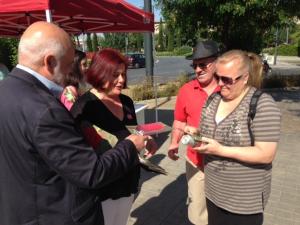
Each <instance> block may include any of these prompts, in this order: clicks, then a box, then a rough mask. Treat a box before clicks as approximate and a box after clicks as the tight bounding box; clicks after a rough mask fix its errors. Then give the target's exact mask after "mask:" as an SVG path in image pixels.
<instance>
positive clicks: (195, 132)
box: [183, 125, 200, 135]
mask: <svg viewBox="0 0 300 225" xmlns="http://www.w3.org/2000/svg"><path fill="white" fill-rule="evenodd" d="M183 130H184V133H186V134H190V135H199V134H200V131H199V129H197V128H196V127H192V126H188V125H186V126H185V127H184V129H183Z"/></svg>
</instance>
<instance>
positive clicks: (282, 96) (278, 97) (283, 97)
mask: <svg viewBox="0 0 300 225" xmlns="http://www.w3.org/2000/svg"><path fill="white" fill-rule="evenodd" d="M266 92H267V93H269V94H271V95H272V97H273V98H274V99H275V101H278V102H279V101H290V102H300V90H299V89H290V90H284V89H282V90H272V89H268V90H266Z"/></svg>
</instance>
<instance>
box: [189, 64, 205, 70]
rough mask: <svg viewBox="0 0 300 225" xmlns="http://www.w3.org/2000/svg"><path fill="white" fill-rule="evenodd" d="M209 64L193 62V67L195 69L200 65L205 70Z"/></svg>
mask: <svg viewBox="0 0 300 225" xmlns="http://www.w3.org/2000/svg"><path fill="white" fill-rule="evenodd" d="M209 64H210V63H192V64H191V67H193V69H194V70H195V69H197V67H200V69H201V70H205V69H207V67H208V65H209Z"/></svg>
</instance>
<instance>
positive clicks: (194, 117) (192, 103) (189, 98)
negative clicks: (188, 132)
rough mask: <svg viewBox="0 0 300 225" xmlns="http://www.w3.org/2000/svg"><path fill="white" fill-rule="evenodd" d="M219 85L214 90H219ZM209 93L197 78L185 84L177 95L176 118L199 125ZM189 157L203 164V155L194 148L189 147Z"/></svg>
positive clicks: (188, 123)
mask: <svg viewBox="0 0 300 225" xmlns="http://www.w3.org/2000/svg"><path fill="white" fill-rule="evenodd" d="M219 90H220V88H219V87H217V88H216V89H215V90H214V92H217V91H219ZM207 98H208V95H207V93H206V92H205V91H204V90H203V88H202V87H201V86H200V84H199V81H198V80H197V79H195V80H192V81H190V82H188V83H186V84H185V85H183V86H182V87H181V88H180V90H179V92H178V95H177V99H176V106H175V111H174V119H175V120H178V121H181V122H185V123H186V124H187V125H189V126H193V127H199V125H200V121H201V111H202V107H203V105H204V103H205V101H206V100H207ZM187 157H188V159H189V160H190V161H191V162H192V163H194V164H195V165H196V166H202V163H203V162H202V161H203V160H202V155H201V154H199V153H197V152H196V151H195V150H193V148H191V147H189V146H188V147H187Z"/></svg>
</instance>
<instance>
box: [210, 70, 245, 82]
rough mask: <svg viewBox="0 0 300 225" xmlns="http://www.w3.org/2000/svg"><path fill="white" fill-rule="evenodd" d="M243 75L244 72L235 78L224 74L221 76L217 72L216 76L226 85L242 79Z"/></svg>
mask: <svg viewBox="0 0 300 225" xmlns="http://www.w3.org/2000/svg"><path fill="white" fill-rule="evenodd" d="M243 76H244V74H242V75H240V76H238V77H237V78H235V79H232V78H231V77H224V76H220V75H219V74H217V73H215V78H216V79H217V81H219V80H221V81H222V83H223V84H225V85H233V84H235V83H236V82H237V81H238V80H240V79H241V78H242V77H243Z"/></svg>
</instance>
